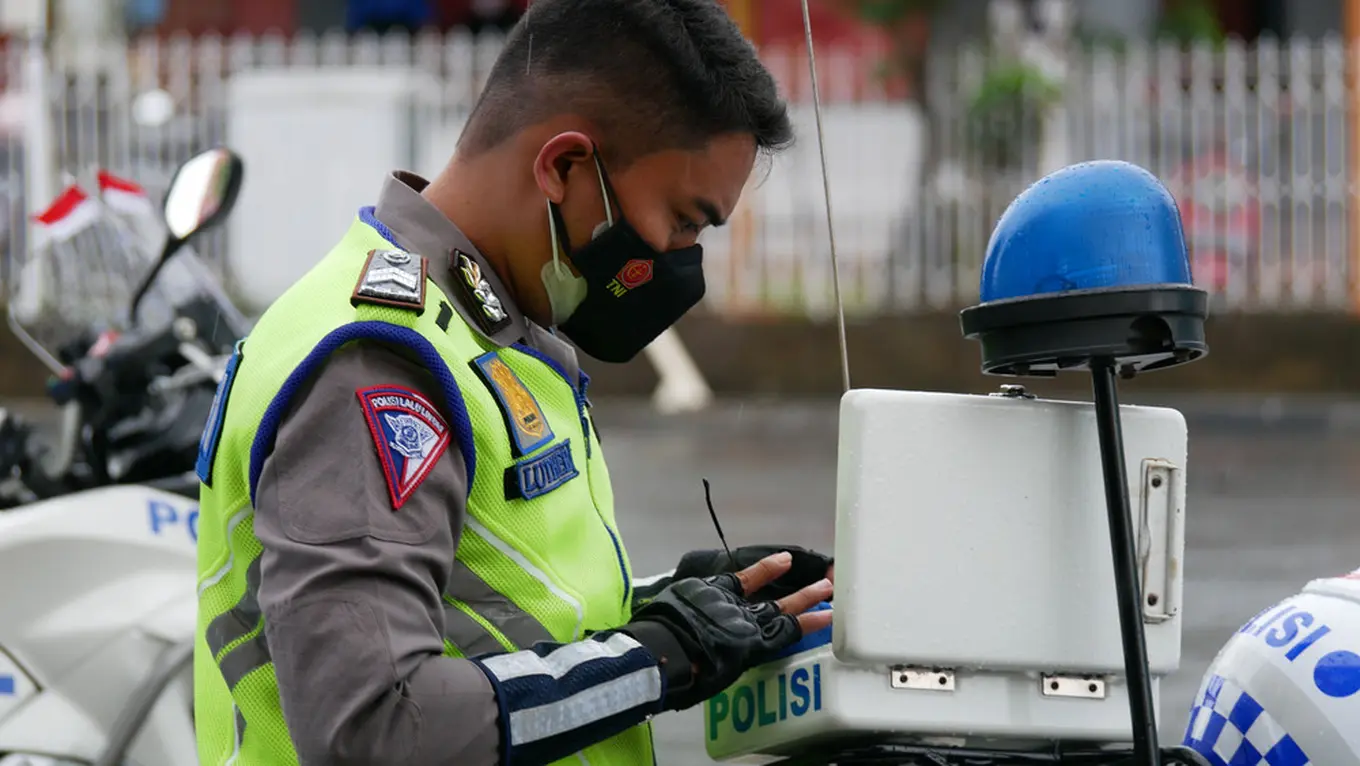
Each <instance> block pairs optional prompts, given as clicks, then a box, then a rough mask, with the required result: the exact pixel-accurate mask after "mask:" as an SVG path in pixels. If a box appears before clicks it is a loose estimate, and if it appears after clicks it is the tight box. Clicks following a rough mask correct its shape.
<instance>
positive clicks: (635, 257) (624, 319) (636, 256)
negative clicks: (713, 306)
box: [548, 154, 705, 363]
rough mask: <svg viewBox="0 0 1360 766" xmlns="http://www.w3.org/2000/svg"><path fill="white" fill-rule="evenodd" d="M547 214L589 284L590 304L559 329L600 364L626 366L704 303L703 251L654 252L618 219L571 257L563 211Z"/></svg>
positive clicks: (605, 185)
mask: <svg viewBox="0 0 1360 766" xmlns="http://www.w3.org/2000/svg"><path fill="white" fill-rule="evenodd" d="M595 164H596V167H597V168H598V170H599V172H600V182H601V187H602V188H601V192H602V193H603V194H604V204H605V208H606V209H608V208H609V201H610V199H611V198H614V193H613V189H612V188H610V184H609V181H608V179H607V178H606V176H605V173H604V167H603V166H602V165H600V160H599V156H598V154H597V155H596V158H595ZM548 212H549V215H551V216H552V221H551V223H552V225H554V226H555V227H556V228H557V236H558V237H560V238H561V244H562V251H563V252H565V253H566V254H567V257H568V258H570V259H571V262H572V265H573V266H575V267H576V270H577V271H578V272H579V273H580V274H581V277H582V279H584V280H585V283H586V295H585V298H584V299H582V301H581V303H580V305H579V306H577V307H576V310H575V311H573V312H572V314H571V316H569V317H568V318H567V319H566V321H564V322H562V323H561V325H560V326H559V329H560V330H561V331H562V333H563V334H564V335H566V336H567V337H568V338H570V339H571V342H572V343H574V344H576V346H577V347H578V348H580V349H581V350H582V351H584V352H585V353H587V354H589V355H591V356H593V357H595V358H596V359H599V360H600V361H602V362H615V363H621V362H627V361H629V360H631V359H632V358H633V357H635V356H637V355H638V352H640V351H642V350H643V349H644V348H646V347H647V345H648V344H649V343H651V342H652V341H653V340H655V339H656V337H657V336H658V335H660V334H661V333H663V332H665V331H666V329H667V328H669V327H670V326H671V325H673V324H675V323H676V322H677V321H679V319H680V317H682V316H684V315H685V312H687V311H689V310H690V309H691V308H693V307H694V305H695V304H697V303H698V302H699V301H700V300H702V299H703V297H704V289H705V285H704V267H703V261H704V249H703V247H702V246H700V245H692V246H690V247H686V248H683V249H680V250H667V251H665V252H657V251H656V250H655V249H653V248H652V246H651V245H649V244H647V242H646V241H645V240H643V239H642V237H641V236H640V235H639V234H638V233H637V230H636V229H634V228H633V227H632V226H631V225H630V224H629V223H628V222H627V221H626V220H624V219H623V216H622V215H621V214H620V215H618V216H615V218H614V224H613V226H610V227H609V228H608V229H606V230H605V231H603V232H601V233H600V234H599V236H597V237H595V238H594V239H592V240H591V241H590V242H589V243H587V244H586V245H584V246H583V247H581V249H579V250H576V251H572V249H571V242H570V240H568V238H567V227H566V225H565V223H564V221H563V219H562V211H561V210H560V209H559V208H558V206H557V205H555V204H553V203H551V202H550V203H549V204H548ZM620 213H622V211H621V210H620Z"/></svg>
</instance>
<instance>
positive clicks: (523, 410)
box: [472, 351, 554, 457]
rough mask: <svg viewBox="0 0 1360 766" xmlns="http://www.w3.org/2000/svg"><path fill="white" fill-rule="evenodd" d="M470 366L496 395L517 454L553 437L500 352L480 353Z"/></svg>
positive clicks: (539, 408)
mask: <svg viewBox="0 0 1360 766" xmlns="http://www.w3.org/2000/svg"><path fill="white" fill-rule="evenodd" d="M472 366H473V367H474V368H476V370H477V372H478V373H479V374H480V375H481V377H482V380H484V381H486V384H487V386H489V387H490V388H491V393H492V394H495V396H496V403H497V404H499V405H500V407H501V413H502V414H504V415H505V424H506V427H507V428H509V429H510V446H511V448H513V449H514V452H515V456H516V457H524V456H526V455H529V454H531V453H533V452H534V450H537V449H539V448H541V447H542V446H543V445H545V444H547V443H548V442H551V441H552V440H553V438H554V437H553V431H552V427H551V426H549V425H548V418H547V416H546V415H544V414H543V408H541V407H539V406H538V400H536V399H534V395H533V394H531V393H529V389H528V388H526V387H525V385H524V382H523V381H521V380H520V379H519V376H518V375H516V374H515V371H514V370H512V369H510V365H508V364H506V363H505V360H504V359H502V358H501V357H500V355H499V354H497V353H496V352H495V351H489V352H487V353H485V354H482V355H481V356H479V357H477V358H476V359H474V360H472Z"/></svg>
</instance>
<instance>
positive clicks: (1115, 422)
mask: <svg viewBox="0 0 1360 766" xmlns="http://www.w3.org/2000/svg"><path fill="white" fill-rule="evenodd" d="M1115 374H1116V371H1115V361H1114V360H1113V359H1110V358H1108V357H1106V358H1097V359H1092V360H1091V379H1092V384H1093V391H1094V394H1095V406H1096V431H1097V433H1098V435H1099V438H1100V467H1101V472H1102V473H1103V474H1104V476H1105V508H1106V511H1107V513H1108V515H1109V519H1110V551H1111V553H1112V554H1113V557H1114V587H1115V593H1116V595H1117V597H1118V601H1119V632H1120V635H1121V637H1122V638H1123V641H1124V673H1125V675H1126V676H1127V677H1128V683H1129V713H1130V717H1131V719H1132V722H1133V753H1134V761H1135V762H1136V763H1138V764H1146V766H1161V752H1160V747H1159V746H1158V744H1157V720H1156V718H1157V717H1156V713H1155V710H1154V708H1153V704H1152V679H1151V675H1152V674H1151V672H1150V671H1149V670H1148V659H1147V640H1146V637H1145V636H1144V634H1143V595H1142V587H1141V585H1140V583H1139V579H1138V551H1137V546H1136V541H1135V540H1134V537H1133V514H1132V512H1131V511H1130V509H1129V478H1128V474H1127V472H1126V471H1125V466H1124V433H1123V429H1122V428H1121V427H1120V423H1119V394H1118V392H1117V390H1116V380H1115Z"/></svg>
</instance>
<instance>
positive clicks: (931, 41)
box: [0, 0, 1360, 321]
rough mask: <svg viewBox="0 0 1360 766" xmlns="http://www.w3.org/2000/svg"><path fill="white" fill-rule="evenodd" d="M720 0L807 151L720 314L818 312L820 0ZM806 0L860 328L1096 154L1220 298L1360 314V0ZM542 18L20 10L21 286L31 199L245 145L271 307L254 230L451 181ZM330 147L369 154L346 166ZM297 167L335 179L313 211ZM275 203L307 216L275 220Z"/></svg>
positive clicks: (282, 10)
mask: <svg viewBox="0 0 1360 766" xmlns="http://www.w3.org/2000/svg"><path fill="white" fill-rule="evenodd" d="M726 2H727V5H728V7H729V9H730V11H731V13H732V14H733V16H734V17H735V18H736V19H737V20H738V22H739V23H740V24H741V25H742V26H743V28H744V29H745V30H746V31H747V33H748V35H749V36H750V37H751V39H752V40H753V41H755V43H756V44H757V45H758V47H759V48H760V50H761V54H762V56H763V57H764V59H765V60H766V62H767V64H768V65H769V66H770V68H771V69H772V70H773V71H774V72H775V74H776V76H777V77H778V78H779V80H780V81H781V85H782V86H783V88H784V89H785V92H786V93H787V94H788V96H789V98H790V100H791V101H792V102H793V104H794V111H795V117H796V120H797V123H798V127H799V131H800V136H801V141H800V142H799V143H798V144H797V145H796V146H795V147H794V148H793V149H792V150H791V151H790V152H788V153H787V154H786V155H785V156H783V157H781V158H780V159H779V161H778V162H775V163H773V164H772V166H771V167H770V168H769V172H768V174H758V178H757V179H756V182H755V183H754V184H753V187H752V189H751V190H750V191H749V192H748V194H747V195H745V198H744V201H743V204H742V207H741V210H740V211H739V214H738V215H737V216H736V217H735V219H734V225H733V226H731V227H728V228H727V229H725V230H722V231H715V232H711V233H709V234H707V235H706V241H705V244H706V246H707V250H708V258H709V260H708V264H709V273H710V274H711V275H712V276H713V279H711V280H710V289H709V293H708V298H707V299H706V301H705V304H704V309H705V311H707V312H708V313H709V314H711V315H714V316H719V317H725V318H728V319H741V318H747V317H753V316H754V317H798V318H803V319H808V320H811V321H822V320H825V319H826V318H827V317H829V315H830V311H831V308H832V306H833V302H832V296H831V274H830V258H829V252H828V248H827V245H826V242H827V237H826V230H825V229H826V223H825V218H824V212H823V203H822V185H821V179H820V171H821V166H820V162H819V159H818V152H817V144H816V141H815V140H814V139H815V133H814V129H813V128H814V125H813V121H812V119H811V110H810V106H809V104H810V87H809V76H808V67H807V58H806V52H805V50H804V45H803V39H802V38H803V33H802V17H801V11H800V6H799V2H798V0H726ZM811 2H812V12H813V25H814V30H815V33H816V39H817V45H818V46H819V49H818V66H819V79H820V83H821V88H822V95H823V102H824V105H825V107H826V118H827V119H826V130H827V133H826V135H827V151H828V154H829V157H830V168H831V174H832V187H831V190H832V195H833V198H834V202H835V210H836V215H837V220H836V225H837V229H838V232H837V233H838V244H839V245H840V249H841V253H840V255H841V256H842V268H843V274H842V276H843V277H844V284H845V296H846V302H847V309H848V310H849V311H850V312H851V313H852V314H854V315H855V316H856V317H860V318H874V317H883V316H892V315H903V314H920V313H922V312H933V311H936V310H940V309H951V308H953V307H956V306H958V305H961V304H965V303H967V302H968V301H970V300H971V299H972V298H973V297H974V295H975V291H976V284H977V277H978V269H979V267H980V264H981V261H982V255H983V252H984V249H985V246H986V242H987V238H988V235H989V233H990V230H991V226H992V224H993V223H994V221H995V219H996V217H997V216H998V215H999V214H1000V212H1001V210H1002V209H1003V208H1004V206H1005V204H1006V203H1007V202H1009V200H1010V199H1011V198H1012V197H1013V196H1014V195H1015V194H1016V193H1017V192H1018V191H1019V190H1020V189H1022V188H1023V187H1024V186H1025V185H1026V184H1028V183H1030V182H1032V181H1033V180H1035V179H1036V178H1038V177H1039V176H1040V175H1042V174H1043V173H1045V172H1047V171H1050V170H1052V169H1055V168H1056V167H1059V166H1061V165H1063V164H1067V163H1070V162H1075V161H1080V160H1084V159H1094V158H1121V159H1126V160H1130V161H1133V162H1136V163H1139V164H1141V165H1143V166H1145V167H1148V168H1149V169H1150V170H1152V171H1153V172H1154V173H1156V174H1157V175H1158V176H1160V177H1161V178H1163V179H1164V180H1165V181H1166V182H1167V183H1168V184H1169V185H1170V186H1171V187H1172V189H1173V191H1174V192H1175V194H1176V195H1177V198H1178V200H1179V201H1180V203H1181V205H1182V212H1183V215H1184V219H1185V224H1186V229H1187V235H1188V239H1189V240H1190V242H1191V245H1192V249H1193V256H1194V268H1195V274H1196V279H1197V280H1198V281H1199V282H1200V283H1201V284H1202V285H1203V286H1204V287H1206V288H1208V289H1210V290H1211V291H1212V292H1213V295H1214V300H1215V302H1216V308H1217V310H1218V311H1220V312H1222V311H1231V312H1247V313H1263V312H1264V313H1278V312H1281V311H1286V312H1288V311H1300V310H1305V311H1321V312H1329V313H1333V314H1337V313H1342V314H1349V313H1352V310H1353V309H1354V308H1355V307H1356V306H1357V305H1360V267H1358V266H1357V263H1360V247H1357V241H1358V240H1357V239H1356V237H1357V233H1358V232H1360V227H1358V226H1356V225H1355V216H1356V213H1357V210H1358V209H1360V206H1358V205H1357V204H1356V197H1355V194H1356V169H1355V156H1356V152H1355V148H1354V145H1355V142H1356V135H1357V134H1356V129H1355V127H1356V117H1357V110H1356V107H1355V100H1356V99H1355V84H1354V83H1355V78H1354V76H1353V75H1352V73H1351V67H1352V64H1351V63H1350V62H1351V61H1352V59H1353V58H1354V57H1353V56H1351V55H1349V52H1350V50H1351V47H1352V43H1351V42H1349V41H1350V40H1353V39H1354V36H1355V35H1354V33H1355V30H1353V29H1351V30H1348V27H1347V24H1348V23H1352V24H1353V23H1354V19H1355V18H1356V13H1355V8H1356V6H1357V5H1360V0H1121V2H1107V1H1106V0H896V1H895V2H877V1H874V0H811ZM529 7H530V4H529V0H122V1H121V2H109V1H108V0H9V1H7V2H6V3H5V4H4V8H5V9H6V10H5V11H4V14H3V17H2V18H0V22H3V25H4V27H5V28H6V30H7V32H6V36H5V38H4V39H3V41H0V63H2V64H3V66H0V89H3V90H0V229H3V230H0V280H5V279H6V278H7V275H9V274H11V273H12V272H13V270H14V267H15V266H14V265H15V264H16V263H18V262H21V261H22V260H23V259H24V258H26V257H27V255H26V240H25V236H26V233H25V228H26V225H25V224H26V217H25V216H26V215H28V214H30V213H32V212H33V210H34V209H35V205H33V204H32V203H31V201H30V199H29V197H30V196H34V197H36V198H42V199H50V198H51V197H52V196H53V195H54V194H55V191H56V190H57V189H59V188H60V184H61V183H62V181H63V180H64V179H69V178H79V177H84V176H82V174H84V175H85V176H88V174H89V172H90V169H91V168H93V167H96V166H98V167H105V168H109V169H112V170H113V171H114V172H120V173H124V174H126V175H129V176H131V177H133V178H136V179H138V180H139V181H141V182H142V183H144V184H145V185H146V186H147V187H149V188H150V189H152V190H153V193H154V192H155V191H157V190H158V189H159V187H160V186H161V185H163V184H164V183H165V182H166V181H168V174H169V173H170V172H171V171H172V169H173V168H174V167H175V166H176V164H177V163H178V162H179V161H181V160H182V159H183V158H185V157H187V156H189V155H190V154H191V153H192V152H195V151H198V150H199V149H201V148H204V147H205V146H208V145H212V144H215V143H220V142H226V143H229V144H231V145H233V146H234V147H235V148H237V149H238V150H239V151H241V152H242V153H243V154H244V156H245V158H246V161H247V165H248V166H249V167H251V172H252V173H253V174H254V175H253V178H254V179H255V180H256V181H257V183H255V184H249V183H248V184H247V192H246V197H245V200H244V202H243V208H242V210H241V212H240V213H238V214H237V215H236V216H235V217H234V218H235V220H234V221H233V224H232V226H231V227H229V228H228V229H227V230H225V231H223V232H220V233H219V234H218V235H216V237H215V239H214V240H213V241H212V242H210V243H206V244H205V246H204V249H205V251H206V252H207V253H208V254H209V255H210V256H212V257H214V258H215V259H216V262H217V263H219V264H220V265H221V267H222V269H223V274H224V276H225V278H226V279H227V280H228V282H229V283H231V284H233V285H234V288H235V289H237V290H238V294H239V295H240V296H242V299H243V300H244V302H245V303H247V304H251V305H252V306H254V307H257V308H258V307H262V305H263V303H267V302H268V299H269V298H270V297H271V296H272V295H273V294H275V293H276V292H277V291H278V289H281V288H280V287H279V285H281V284H286V283H287V282H289V281H291V279H292V278H294V277H295V276H296V275H297V274H300V273H301V270H302V269H304V268H305V265H306V264H305V263H303V262H301V261H300V262H299V263H298V264H295V267H291V270H290V268H285V269H284V270H283V272H281V273H280V275H279V276H278V278H277V279H274V280H273V281H268V280H265V281H264V282H261V281H260V280H258V279H255V277H256V276H257V275H258V274H260V273H264V272H267V271H269V269H271V268H273V265H271V264H258V263H254V262H251V261H249V257H250V254H251V253H258V252H260V251H261V250H263V249H265V248H263V247H262V246H261V245H260V242H261V241H262V240H261V239H260V237H259V236H257V233H258V232H260V231H278V230H280V229H287V230H288V231H290V232H291V233H290V235H289V236H292V234H293V233H296V234H297V236H292V238H291V239H288V240H287V241H286V242H285V243H283V244H284V245H285V246H286V247H287V248H288V249H290V250H291V251H293V252H299V253H302V252H316V253H320V252H323V251H324V248H325V246H326V244H327V243H328V238H329V237H330V236H331V232H333V231H334V230H336V227H338V226H341V225H343V220H342V214H341V213H340V212H335V211H348V210H351V209H352V208H353V206H355V205H358V204H362V203H363V202H364V201H366V199H367V198H368V197H369V196H371V195H372V193H373V190H374V189H376V186H377V183H376V179H377V178H378V177H379V175H380V173H381V172H382V169H383V168H385V167H389V166H392V165H400V166H403V167H409V168H412V169H414V170H417V171H419V172H422V173H427V174H433V173H435V172H437V171H438V169H439V168H440V167H441V166H442V163H443V162H444V160H445V159H446V158H447V156H448V154H449V152H450V151H451V149H452V145H453V141H454V140H455V139H456V136H457V133H458V131H459V129H460V127H461V122H462V119H463V118H464V117H465V115H466V113H467V111H468V110H469V109H470V107H471V105H472V103H473V101H474V100H475V98H476V95H477V93H478V91H479V88H480V82H481V77H482V76H483V74H484V72H485V71H486V69H487V67H488V66H489V64H490V62H491V61H492V60H493V59H494V56H495V54H496V51H497V50H498V49H499V44H500V43H499V41H500V39H501V35H502V34H503V33H504V31H505V30H506V29H508V28H509V26H510V25H511V24H513V23H514V22H515V20H516V19H518V18H519V17H520V16H521V15H522V14H524V13H525V12H526V11H528V9H529ZM26 9H27V10H26ZM39 22H41V23H39ZM38 32H42V33H45V36H41V35H38V34H36V33H38ZM359 94H367V95H363V96H360V95H359ZM365 99H368V101H367V103H365V101H364V100H365ZM37 104H42V105H44V106H45V109H43V108H38V107H37V106H35V105H37ZM379 123H381V124H379ZM44 126H45V127H44ZM357 147H364V151H358V150H357ZM337 152H345V153H348V154H349V156H350V157H351V159H349V160H347V162H346V167H345V168H343V169H342V168H340V167H338V166H337V165H336V163H335V161H334V157H335V156H336V153H337ZM288 171H291V173H289V172H288ZM271 172H277V173H286V174H287V175H279V176H277V178H276V177H274V176H270V175H269V174H270V173H271ZM262 174H263V175H262ZM284 178H289V179H294V180H293V181H292V184H294V185H295V184H297V183H300V182H299V181H297V180H296V179H309V178H311V179H323V178H324V179H325V180H324V181H320V182H318V183H315V184H312V185H311V186H312V188H311V189H310V190H309V194H308V195H302V196H303V197H305V198H306V199H302V200H300V199H299V195H296V194H295V193H294V190H292V189H288V187H287V185H284V184H282V183H275V182H274V181H281V179H284ZM261 179H264V181H262V180H261ZM270 179H273V180H272V181H271V180H270ZM280 194H287V195H288V197H287V199H286V200H285V199H284V198H282V197H280V196H279V195H280ZM308 205H311V206H312V207H310V208H309V207H307V206H308ZM282 209H288V210H289V214H288V218H287V219H283V218H280V219H279V220H277V221H275V220H274V219H272V218H270V212H271V211H274V215H276V216H277V215H278V213H277V211H279V210H282ZM344 215H348V213H344ZM299 222H301V225H299ZM285 223H286V224H288V225H286V226H285V225H284V224H285ZM252 280H254V281H253V282H252ZM266 282H267V284H266Z"/></svg>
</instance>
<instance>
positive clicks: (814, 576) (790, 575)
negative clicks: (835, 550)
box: [673, 545, 836, 601]
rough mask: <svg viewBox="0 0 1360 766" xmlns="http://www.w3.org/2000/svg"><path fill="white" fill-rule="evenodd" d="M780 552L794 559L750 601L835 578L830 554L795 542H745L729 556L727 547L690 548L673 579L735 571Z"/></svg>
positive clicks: (754, 564)
mask: <svg viewBox="0 0 1360 766" xmlns="http://www.w3.org/2000/svg"><path fill="white" fill-rule="evenodd" d="M780 552H788V553H790V554H792V555H793V562H792V563H791V564H790V565H789V567H788V569H787V570H786V571H785V573H784V574H783V575H781V576H779V577H777V578H776V579H774V580H773V581H771V582H768V583H767V584H766V585H765V586H764V587H762V588H760V590H758V591H756V592H754V593H751V594H750V599H751V600H752V601H775V600H778V599H781V598H784V597H785V596H789V595H791V594H793V593H796V592H798V591H799V590H801V589H803V588H806V587H807V586H809V585H812V584H813V583H815V582H817V581H819V580H821V579H823V578H825V579H828V580H831V581H832V582H835V580H836V578H835V561H834V560H833V559H832V557H830V556H827V555H826V554H823V553H818V552H816V551H813V550H808V549H807V548H800V547H799V546H797V545H747V546H744V547H741V548H735V549H733V551H732V556H731V557H730V558H729V557H728V555H727V551H722V550H703V551H690V552H689V553H686V554H685V555H684V556H682V557H681V558H680V564H679V565H678V566H676V568H675V574H674V575H673V579H676V580H683V579H684V578H686V577H698V578H700V579H703V578H705V577H712V576H713V575H716V574H722V573H724V572H738V571H740V570H743V569H746V568H748V567H753V566H756V565H757V564H758V563H759V562H760V561H761V560H762V559H765V558H767V557H769V556H772V555H774V554H776V553H780Z"/></svg>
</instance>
